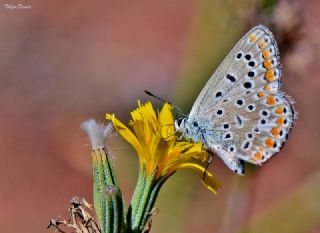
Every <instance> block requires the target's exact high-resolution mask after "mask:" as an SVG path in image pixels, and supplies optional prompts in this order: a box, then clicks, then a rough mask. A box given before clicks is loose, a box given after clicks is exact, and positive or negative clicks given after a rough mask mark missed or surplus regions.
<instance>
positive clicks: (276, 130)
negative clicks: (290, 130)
mask: <svg viewBox="0 0 320 233" xmlns="http://www.w3.org/2000/svg"><path fill="white" fill-rule="evenodd" d="M270 132H271V133H272V135H273V136H275V137H279V133H280V129H279V128H272V129H271V131H270Z"/></svg>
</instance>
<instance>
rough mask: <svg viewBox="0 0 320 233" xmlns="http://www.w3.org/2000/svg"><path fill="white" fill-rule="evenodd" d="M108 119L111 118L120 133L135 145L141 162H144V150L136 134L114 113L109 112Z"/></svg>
mask: <svg viewBox="0 0 320 233" xmlns="http://www.w3.org/2000/svg"><path fill="white" fill-rule="evenodd" d="M106 119H107V120H110V121H111V122H112V123H113V125H114V127H115V128H116V130H117V131H118V133H119V134H120V135H121V136H122V137H123V138H124V139H125V140H127V141H128V142H129V143H130V144H131V145H132V146H133V148H134V149H135V150H136V151H137V153H138V156H139V160H140V163H143V162H144V161H145V158H144V154H143V150H142V147H141V144H140V143H139V141H138V139H137V138H136V136H135V135H134V134H133V133H132V132H131V131H130V130H129V129H128V128H127V127H126V126H125V125H124V124H122V123H121V122H120V121H119V120H118V119H117V118H116V117H115V116H114V115H111V114H108V113H107V114H106Z"/></svg>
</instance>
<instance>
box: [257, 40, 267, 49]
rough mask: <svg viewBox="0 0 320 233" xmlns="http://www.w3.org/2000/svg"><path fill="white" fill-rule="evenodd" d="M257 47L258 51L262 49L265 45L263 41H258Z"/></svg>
mask: <svg viewBox="0 0 320 233" xmlns="http://www.w3.org/2000/svg"><path fill="white" fill-rule="evenodd" d="M258 45H259V48H260V49H264V48H265V47H266V43H264V41H263V40H259V42H258Z"/></svg>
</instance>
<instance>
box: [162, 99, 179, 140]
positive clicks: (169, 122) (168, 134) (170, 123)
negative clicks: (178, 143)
mask: <svg viewBox="0 0 320 233" xmlns="http://www.w3.org/2000/svg"><path fill="white" fill-rule="evenodd" d="M171 109H172V107H171V106H170V105H169V104H168V103H165V104H164V105H163V107H162V109H161V112H160V114H159V123H160V127H161V135H162V137H163V138H164V139H167V140H175V137H174V119H173V115H172V112H171Z"/></svg>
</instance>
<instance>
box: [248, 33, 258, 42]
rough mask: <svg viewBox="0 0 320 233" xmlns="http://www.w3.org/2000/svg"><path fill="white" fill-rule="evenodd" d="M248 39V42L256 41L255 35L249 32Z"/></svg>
mask: <svg viewBox="0 0 320 233" xmlns="http://www.w3.org/2000/svg"><path fill="white" fill-rule="evenodd" d="M249 40H250V42H256V41H257V37H256V36H255V35H254V34H251V35H250V36H249Z"/></svg>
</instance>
